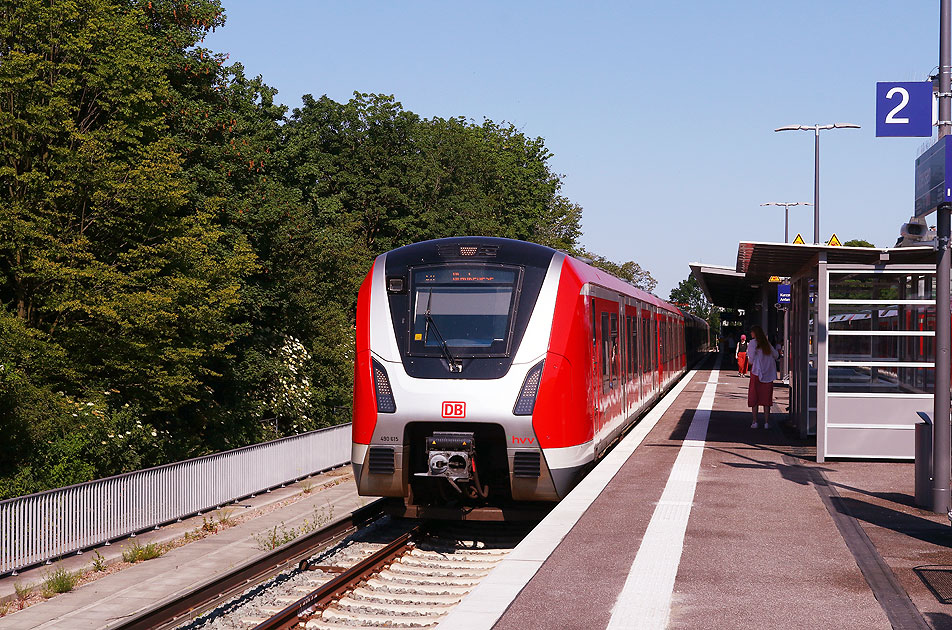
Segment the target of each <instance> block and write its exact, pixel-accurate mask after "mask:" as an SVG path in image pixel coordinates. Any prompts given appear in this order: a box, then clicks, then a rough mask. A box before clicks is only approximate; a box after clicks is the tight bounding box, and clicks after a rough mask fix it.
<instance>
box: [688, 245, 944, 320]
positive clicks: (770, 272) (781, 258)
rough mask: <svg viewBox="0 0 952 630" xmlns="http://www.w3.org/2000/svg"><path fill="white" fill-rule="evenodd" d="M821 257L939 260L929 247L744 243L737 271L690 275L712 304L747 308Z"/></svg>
mask: <svg viewBox="0 0 952 630" xmlns="http://www.w3.org/2000/svg"><path fill="white" fill-rule="evenodd" d="M822 253H826V261H827V263H830V264H852V265H885V264H888V265H896V264H899V265H901V264H922V263H926V264H929V263H935V259H936V254H935V250H934V249H933V248H932V247H931V246H928V245H927V246H921V247H920V246H917V247H890V248H879V247H841V246H829V245H794V244H792V243H755V242H744V241H742V242H741V243H740V244H739V245H738V246H737V263H736V264H735V266H734V267H726V266H719V265H707V264H704V263H691V273H693V274H694V278H695V279H696V280H697V282H698V285H700V287H701V290H702V291H703V292H704V295H705V297H707V300H708V301H709V302H710V303H711V304H713V305H715V306H720V307H723V308H746V307H747V306H748V305H749V304H751V303H752V302H753V301H754V300H755V299H756V296H757V295H758V294H759V293H760V289H761V287H762V286H763V284H764V283H766V282H769V281H770V278H771V277H772V276H779V277H781V278H790V277H793V276H797V275H799V274H801V273H808V272H809V271H810V270H811V269H812V268H814V267H816V265H817V263H818V262H819V259H820V254H822Z"/></svg>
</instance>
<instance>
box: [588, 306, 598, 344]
mask: <svg viewBox="0 0 952 630" xmlns="http://www.w3.org/2000/svg"><path fill="white" fill-rule="evenodd" d="M588 303H589V308H590V309H591V312H592V348H595V347H597V346H598V329H596V328H595V298H589V300H588Z"/></svg>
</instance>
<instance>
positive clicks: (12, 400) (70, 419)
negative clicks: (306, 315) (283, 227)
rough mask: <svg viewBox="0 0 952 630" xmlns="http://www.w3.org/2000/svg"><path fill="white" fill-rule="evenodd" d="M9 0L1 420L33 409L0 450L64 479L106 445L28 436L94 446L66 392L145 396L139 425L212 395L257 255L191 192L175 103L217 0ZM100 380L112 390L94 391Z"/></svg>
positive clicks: (114, 406) (131, 398)
mask: <svg viewBox="0 0 952 630" xmlns="http://www.w3.org/2000/svg"><path fill="white" fill-rule="evenodd" d="M4 13H5V14H4V19H3V20H0V102H2V103H3V104H4V105H3V107H0V138H2V139H3V141H2V142H0V185H2V187H3V190H4V191H6V194H5V198H4V202H3V203H2V204H0V273H2V274H3V284H2V286H0V301H2V303H3V305H4V310H3V317H4V322H6V323H5V324H4V325H3V327H2V329H0V334H2V335H3V337H4V339H3V341H5V342H6V341H8V340H9V338H10V337H11V336H14V335H19V336H26V337H27V338H28V339H29V343H28V344H23V343H21V344H8V343H0V364H2V365H3V369H4V372H5V373H6V374H7V376H6V377H5V379H4V383H3V391H2V392H0V398H2V399H3V400H4V401H5V402H4V405H5V407H6V410H7V412H8V415H7V417H6V418H4V420H5V421H7V423H8V426H9V425H10V424H13V425H22V424H26V426H27V427H28V428H27V429H26V433H22V432H21V435H22V438H23V443H24V445H25V446H26V448H24V449H23V451H22V452H20V453H18V454H17V457H15V458H13V459H12V461H11V460H10V459H5V461H4V465H5V466H6V468H5V471H9V470H11V469H14V468H17V469H22V470H27V469H33V470H34V473H35V474H33V475H32V479H34V480H35V482H36V483H40V484H42V483H64V482H70V483H71V482H74V481H81V480H83V478H84V477H88V475H89V474H91V472H92V471H93V470H98V469H99V466H100V465H105V464H103V463H102V459H101V458H97V457H96V455H95V454H94V453H92V452H87V451H84V455H85V456H84V458H79V457H74V458H73V459H77V460H79V459H82V460H83V461H85V462H88V463H91V468H90V470H72V471H71V472H70V471H66V470H64V469H62V468H60V470H61V472H58V473H55V474H54V473H51V472H50V471H51V466H52V464H50V463H49V460H46V461H47V464H46V465H44V464H43V461H44V456H43V452H41V451H40V450H38V447H37V445H42V444H47V445H53V446H54V447H55V445H56V444H58V443H62V444H67V443H69V444H73V445H74V446H75V445H81V447H80V448H81V449H86V448H87V447H89V445H90V442H89V440H88V439H85V438H84V436H88V435H90V434H92V433H93V432H91V431H90V424H88V423H86V422H85V421H84V420H83V415H82V414H79V413H76V412H75V409H73V407H75V405H76V404H80V405H82V406H88V404H92V405H94V406H96V410H97V413H98V415H95V416H93V417H92V418H91V419H90V420H89V421H88V422H89V423H97V424H102V426H103V427H108V426H110V425H112V424H114V423H115V422H117V421H118V420H116V418H119V417H120V416H121V417H123V418H126V419H125V420H123V422H127V421H128V414H129V413H141V414H146V416H147V417H140V419H139V420H138V421H139V423H140V424H142V425H143V426H146V425H149V423H150V422H155V423H157V425H158V428H157V429H156V435H155V436H151V431H150V432H149V434H148V435H150V436H151V437H154V438H157V437H158V433H159V430H167V429H173V431H172V433H173V434H174V433H175V431H174V429H178V428H181V426H182V424H181V423H180V422H178V420H177V419H181V418H182V417H183V416H182V414H181V411H182V410H183V409H186V408H189V407H191V408H197V407H202V406H207V405H208V404H209V403H210V402H211V398H212V397H211V395H210V392H209V383H210V381H211V380H212V379H214V378H215V377H216V369H215V368H216V366H218V365H219V364H220V363H221V362H222V361H224V360H226V356H227V346H228V343H229V337H228V332H229V318H230V316H231V314H232V313H233V312H234V310H235V308H236V307H237V305H238V303H239V300H238V297H237V296H238V293H239V289H240V281H241V278H242V277H243V276H244V275H245V274H247V272H248V270H249V269H250V266H251V264H252V260H253V257H252V255H251V252H250V251H249V249H248V247H247V244H246V243H245V241H244V239H240V238H239V239H235V238H229V234H227V233H226V232H225V231H224V230H223V229H221V226H220V225H219V223H218V222H217V217H216V215H215V207H214V204H201V205H195V204H193V203H191V202H190V201H191V200H190V195H191V190H190V185H189V182H188V179H187V177H186V176H185V170H184V166H185V159H186V151H187V147H183V146H182V145H181V144H180V142H179V139H178V138H177V137H176V136H175V133H174V128H175V127H176V125H177V124H178V123H177V122H176V120H175V119H174V118H175V116H174V115H173V113H172V109H171V108H170V104H171V103H172V102H173V101H175V99H176V95H177V91H176V86H175V80H174V79H175V77H176V76H177V75H179V74H181V73H183V72H186V73H187V72H189V67H188V66H189V64H188V59H189V58H190V55H191V54H192V52H190V51H189V49H190V48H191V47H193V46H194V45H195V44H197V43H198V42H199V40H200V39H201V37H202V36H203V35H204V33H205V32H206V31H207V30H208V29H209V28H212V27H213V26H215V25H217V24H220V23H221V8H220V6H219V5H218V3H217V2H213V1H207V0H198V1H196V2H191V3H177V2H163V1H156V2H128V1H125V2H124V1H119V0H72V1H69V0H65V1H63V2H57V3H49V2H41V1H39V0H24V1H22V2H17V3H14V4H8V5H6V6H5V9H4ZM176 111H178V112H179V114H182V115H187V113H186V112H181V111H179V110H176ZM11 318H15V320H16V321H14V320H12V319H11ZM37 355H45V356H48V357H49V358H48V359H45V360H41V361H38V360H37V358H36V357H37ZM104 393H110V394H113V393H114V394H113V396H112V398H110V399H109V400H108V401H105V400H103V401H100V399H102V398H103V395H104ZM64 401H72V402H64ZM84 401H85V402H84ZM97 401H99V402H97ZM37 407H39V408H41V409H42V410H43V413H41V414H37V413H36V411H35V409H36V408H37ZM130 409H132V410H137V411H135V412H130V411H129V410H130ZM196 415H198V414H196ZM32 421H36V422H35V423H34V422H32ZM105 430H106V431H107V432H108V431H109V429H108V428H106V429H105ZM100 446H102V445H100ZM46 450H47V451H50V449H46ZM161 450H162V449H161V448H157V447H156V445H155V444H153V448H152V449H145V450H144V451H143V452H151V453H153V454H155V456H158V454H159V453H160V452H161ZM60 452H61V453H64V454H66V453H72V454H74V455H76V453H75V452H74V450H72V448H65V449H63V450H62V451H60ZM47 454H48V453H47ZM64 461H66V460H64ZM142 463H145V464H149V463H152V460H146V461H145V462H143V461H137V462H136V463H135V465H139V464H142ZM129 465H133V464H132V463H129ZM40 469H44V470H46V472H47V473H49V474H41V473H39V472H36V471H38V470H40ZM110 472H115V471H110ZM20 479H21V481H22V480H23V479H24V477H22V476H21V477H20ZM44 479H45V481H44ZM24 483H28V481H24Z"/></svg>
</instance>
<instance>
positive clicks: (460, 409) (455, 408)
mask: <svg viewBox="0 0 952 630" xmlns="http://www.w3.org/2000/svg"><path fill="white" fill-rule="evenodd" d="M443 417H444V418H465V417H466V403H464V402H459V401H455V400H445V401H443Z"/></svg>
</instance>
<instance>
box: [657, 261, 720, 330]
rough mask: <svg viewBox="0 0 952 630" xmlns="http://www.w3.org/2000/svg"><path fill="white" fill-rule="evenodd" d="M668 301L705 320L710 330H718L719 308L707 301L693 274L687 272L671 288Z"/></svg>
mask: <svg viewBox="0 0 952 630" xmlns="http://www.w3.org/2000/svg"><path fill="white" fill-rule="evenodd" d="M668 301H669V302H672V303H674V304H677V305H678V306H679V307H681V308H682V309H683V310H686V311H687V312H689V313H691V314H692V315H696V316H697V317H700V318H701V319H703V320H705V321H707V323H708V325H709V326H710V327H711V330H712V331H718V330H720V325H721V313H720V309H719V308H718V307H716V306H714V305H713V304H711V303H710V302H708V301H707V298H706V297H705V296H704V292H703V291H701V287H700V286H699V285H698V283H697V279H696V278H695V277H694V274H688V277H687V278H685V279H684V280H682V281H681V282H679V283H678V286H676V287H675V288H673V289H671V293H670V294H669V295H668Z"/></svg>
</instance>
